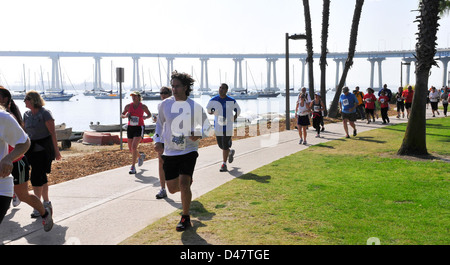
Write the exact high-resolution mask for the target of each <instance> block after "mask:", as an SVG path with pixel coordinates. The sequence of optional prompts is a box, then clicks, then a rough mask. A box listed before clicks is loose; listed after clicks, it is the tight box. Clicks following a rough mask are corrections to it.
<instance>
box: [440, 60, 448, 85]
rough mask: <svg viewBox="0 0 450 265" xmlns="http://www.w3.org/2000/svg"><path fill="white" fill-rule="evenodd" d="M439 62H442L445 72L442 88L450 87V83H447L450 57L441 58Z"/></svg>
mask: <svg viewBox="0 0 450 265" xmlns="http://www.w3.org/2000/svg"><path fill="white" fill-rule="evenodd" d="M439 60H440V61H441V62H442V64H443V67H442V70H443V73H442V86H447V85H449V84H448V83H450V82H447V79H448V75H447V74H448V62H449V61H450V57H441V58H439Z"/></svg>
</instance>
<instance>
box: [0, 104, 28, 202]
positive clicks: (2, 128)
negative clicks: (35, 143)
mask: <svg viewBox="0 0 450 265" xmlns="http://www.w3.org/2000/svg"><path fill="white" fill-rule="evenodd" d="M27 139H28V135H27V134H26V133H25V132H24V131H23V130H22V128H21V127H20V125H19V124H18V123H17V121H16V119H15V118H14V117H13V116H11V115H10V114H9V113H8V112H6V111H4V110H0V160H1V159H3V158H4V157H5V156H6V155H7V154H8V145H11V146H12V147H14V146H16V144H23V143H25V142H26V141H27ZM13 189H14V183H13V177H12V175H9V176H8V177H6V178H0V196H6V197H12V196H13Z"/></svg>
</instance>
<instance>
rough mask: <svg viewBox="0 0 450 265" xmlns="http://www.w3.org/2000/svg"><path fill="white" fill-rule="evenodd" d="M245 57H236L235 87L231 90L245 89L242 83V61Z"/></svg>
mask: <svg viewBox="0 0 450 265" xmlns="http://www.w3.org/2000/svg"><path fill="white" fill-rule="evenodd" d="M243 60H244V59H243V58H234V59H233V61H234V84H233V85H234V87H233V89H232V90H231V91H241V90H244V86H243V85H242V61H243Z"/></svg>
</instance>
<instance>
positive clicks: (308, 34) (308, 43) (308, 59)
mask: <svg viewBox="0 0 450 265" xmlns="http://www.w3.org/2000/svg"><path fill="white" fill-rule="evenodd" d="M303 12H304V13H305V31H306V49H307V53H308V56H307V57H306V62H307V63H308V84H309V95H310V96H311V97H313V95H314V59H313V56H314V52H313V44H312V28H311V13H310V11H309V1H308V0H303Z"/></svg>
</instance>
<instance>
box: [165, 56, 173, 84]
mask: <svg viewBox="0 0 450 265" xmlns="http://www.w3.org/2000/svg"><path fill="white" fill-rule="evenodd" d="M166 59H167V86H168V87H170V76H171V75H172V72H173V60H174V59H175V58H173V57H167V58H166Z"/></svg>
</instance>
